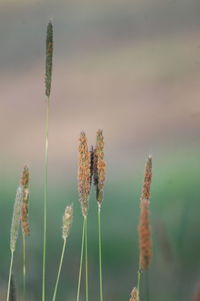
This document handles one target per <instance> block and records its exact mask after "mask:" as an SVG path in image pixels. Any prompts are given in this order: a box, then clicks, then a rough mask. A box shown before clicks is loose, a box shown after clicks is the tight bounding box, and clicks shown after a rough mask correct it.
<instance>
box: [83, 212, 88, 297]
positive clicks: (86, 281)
mask: <svg viewBox="0 0 200 301" xmlns="http://www.w3.org/2000/svg"><path fill="white" fill-rule="evenodd" d="M84 219H85V300H86V301H88V238H87V236H88V233H87V232H88V231H87V216H85V217H84Z"/></svg>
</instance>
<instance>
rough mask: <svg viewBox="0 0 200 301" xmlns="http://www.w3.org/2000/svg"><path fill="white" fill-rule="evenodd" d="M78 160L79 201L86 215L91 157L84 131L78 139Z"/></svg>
mask: <svg viewBox="0 0 200 301" xmlns="http://www.w3.org/2000/svg"><path fill="white" fill-rule="evenodd" d="M78 151H79V162H78V190H79V195H80V203H81V208H82V214H83V216H84V217H86V216H87V212H88V199H89V194H90V181H91V170H90V166H91V161H90V160H91V158H90V152H89V151H88V144H87V137H86V135H85V133H84V132H81V135H80V139H79V149H78Z"/></svg>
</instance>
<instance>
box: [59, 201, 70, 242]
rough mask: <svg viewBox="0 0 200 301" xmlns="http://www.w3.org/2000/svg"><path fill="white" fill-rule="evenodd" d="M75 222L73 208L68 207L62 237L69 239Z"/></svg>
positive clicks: (64, 217) (64, 216)
mask: <svg viewBox="0 0 200 301" xmlns="http://www.w3.org/2000/svg"><path fill="white" fill-rule="evenodd" d="M72 222H73V206H72V205H71V206H67V207H66V208H65V213H64V215H63V228H62V237H63V239H64V240H65V239H67V237H68V236H69V232H70V229H71V226H72Z"/></svg>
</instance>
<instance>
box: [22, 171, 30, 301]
mask: <svg viewBox="0 0 200 301" xmlns="http://www.w3.org/2000/svg"><path fill="white" fill-rule="evenodd" d="M20 185H21V187H22V189H23V198H22V206H21V230H22V257H23V261H22V265H23V267H22V273H23V301H25V300H26V236H28V235H29V234H30V227H29V220H28V207H29V169H28V167H27V166H25V167H24V169H23V173H22V176H21V179H20Z"/></svg>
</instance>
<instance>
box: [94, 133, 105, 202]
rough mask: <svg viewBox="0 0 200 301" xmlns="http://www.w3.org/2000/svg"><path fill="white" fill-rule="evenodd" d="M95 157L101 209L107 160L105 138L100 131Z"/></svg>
mask: <svg viewBox="0 0 200 301" xmlns="http://www.w3.org/2000/svg"><path fill="white" fill-rule="evenodd" d="M95 155H96V160H97V163H96V166H95V168H96V167H97V175H98V176H97V182H98V185H97V201H98V205H99V207H101V204H102V201H103V190H104V182H105V167H106V164H105V160H104V137H103V131H102V130H98V131H97V140H96V149H95Z"/></svg>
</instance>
